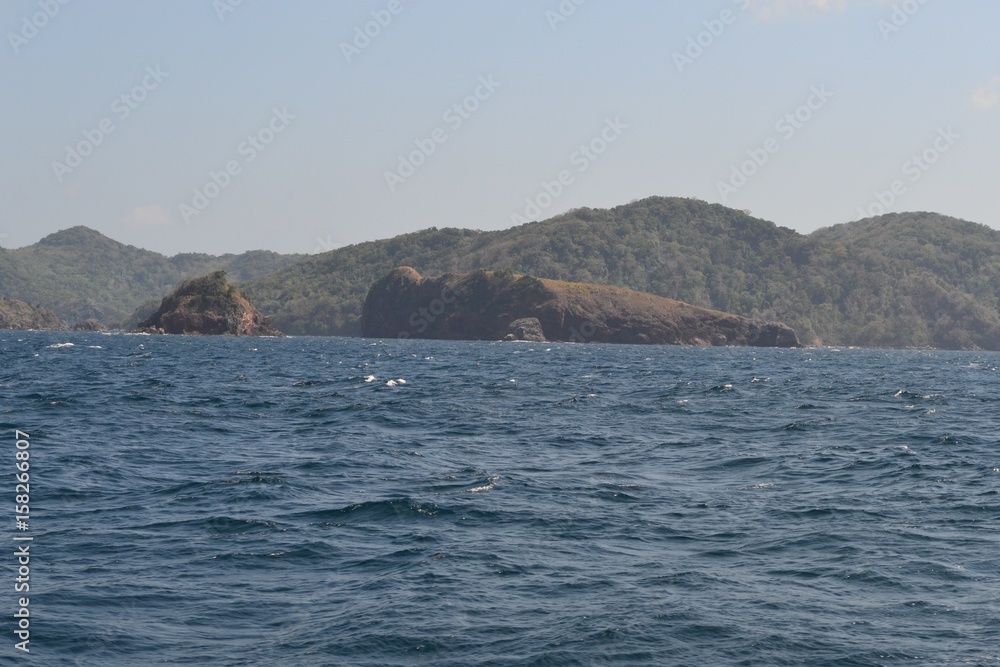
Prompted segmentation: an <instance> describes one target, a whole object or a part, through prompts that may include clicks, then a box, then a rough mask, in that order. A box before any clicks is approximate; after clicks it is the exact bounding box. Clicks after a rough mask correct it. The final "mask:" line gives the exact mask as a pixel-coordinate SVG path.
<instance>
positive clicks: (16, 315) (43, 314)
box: [0, 297, 63, 329]
mask: <svg viewBox="0 0 1000 667" xmlns="http://www.w3.org/2000/svg"><path fill="white" fill-rule="evenodd" d="M62 328H63V323H62V321H60V319H59V318H58V317H57V316H56V314H55V313H53V312H52V311H51V310H49V309H48V308H46V307H45V306H32V305H31V304H28V303H25V302H24V301H18V300H17V299H8V298H7V297H0V329H62Z"/></svg>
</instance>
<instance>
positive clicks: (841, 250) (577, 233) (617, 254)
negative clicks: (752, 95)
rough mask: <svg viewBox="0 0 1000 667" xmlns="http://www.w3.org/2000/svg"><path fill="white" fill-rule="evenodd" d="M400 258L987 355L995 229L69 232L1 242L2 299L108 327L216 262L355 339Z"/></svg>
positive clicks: (316, 322)
mask: <svg viewBox="0 0 1000 667" xmlns="http://www.w3.org/2000/svg"><path fill="white" fill-rule="evenodd" d="M398 266H411V267H413V268H414V269H416V270H417V271H419V272H420V273H421V274H422V275H424V276H428V277H433V276H436V275H441V274H443V273H446V272H451V271H454V272H462V273H468V272H471V271H475V270H478V269H490V270H509V271H513V272H516V273H524V274H528V275H533V276H537V277H539V278H550V279H554V280H565V281H571V282H583V283H604V284H610V285H618V286H622V287H629V288H632V289H635V290H639V291H643V292H650V293H652V294H656V295H659V296H664V297H668V298H672V299H677V300H680V301H685V302H688V303H691V304H694V305H697V306H704V307H707V308H713V309H716V310H721V311H724V312H729V313H734V314H737V315H744V316H748V317H755V318H760V319H763V320H769V321H782V322H785V323H787V324H789V325H791V326H792V327H794V328H795V330H796V332H797V333H798V335H799V338H800V339H801V340H802V341H803V342H805V343H811V344H819V343H822V344H828V345H858V346H881V347H941V348H950V349H963V348H964V349H972V348H983V349H991V350H998V349H1000V232H998V231H996V230H993V229H990V228H989V227H985V226H983V225H978V224H974V223H971V222H966V221H963V220H958V219H955V218H949V217H946V216H942V215H938V214H934V213H908V214H893V215H885V216H880V217H878V218H871V219H867V220H861V221H858V222H852V223H847V224H843V225H837V226H835V227H830V228H826V229H821V230H819V231H816V232H814V233H812V234H809V235H802V234H798V233H796V232H795V231H793V230H790V229H785V228H782V227H778V226H776V225H774V224H773V223H771V222H768V221H766V220H761V219H758V218H754V217H752V216H750V215H748V214H746V213H744V212H741V211H737V210H733V209H730V208H726V207H724V206H720V205H716V204H708V203H706V202H703V201H700V200H696V199H679V198H663V197H653V198H650V199H645V200H642V201H637V202H633V203H630V204H627V205H624V206H619V207H616V208H613V209H608V210H595V209H578V210H575V211H571V212H569V213H567V214H565V215H561V216H558V217H556V218H552V219H550V220H546V221H543V222H533V223H530V224H527V225H522V226H519V227H515V228H512V229H506V230H503V231H497V232H479V231H472V230H462V229H428V230H424V231H421V232H416V233H412V234H404V235H402V236H397V237H395V238H391V239H386V240H382V241H372V242H368V243H361V244H358V245H353V246H349V247H345V248H340V249H337V250H332V251H330V252H327V253H323V254H321V255H314V256H308V257H303V256H290V255H278V254H276V253H271V252H265V251H255V252H250V253H244V254H242V255H225V256H222V257H214V256H211V255H200V254H185V255H177V256H174V257H165V256H163V255H160V254H158V253H153V252H149V251H146V250H141V249H139V248H134V247H132V246H126V245H123V244H121V243H118V242H116V241H113V240H111V239H109V238H107V237H105V236H102V235H101V234H99V233H97V232H94V231H92V230H89V229H87V228H85V227H74V228H72V229H68V230H65V231H62V232H58V233H56V234H52V235H50V236H47V237H46V238H44V239H42V240H41V241H39V242H38V243H36V244H35V245H33V246H28V247H26V248H19V249H16V250H8V249H0V296H6V297H12V298H16V299H20V300H22V301H27V302H30V303H38V304H42V305H44V306H47V307H49V308H51V309H52V310H54V311H55V312H56V314H58V315H59V316H60V317H61V318H63V320H65V321H67V322H70V323H72V322H73V321H76V320H81V319H85V318H88V317H93V318H96V319H98V320H100V321H102V322H105V323H107V324H116V323H121V322H123V321H126V320H127V319H128V318H130V316H133V313H135V311H136V309H137V308H139V307H140V306H144V307H145V312H144V315H148V314H150V313H151V312H152V311H154V310H155V309H156V306H157V304H159V301H160V299H162V298H163V296H165V295H166V294H168V293H169V292H170V291H171V290H172V289H173V287H174V286H175V285H177V284H179V283H180V282H181V281H182V280H184V279H186V278H190V277H194V276H200V275H205V274H207V273H211V272H213V271H217V270H225V271H226V272H227V274H228V275H229V276H230V277H231V278H232V279H233V281H235V282H237V283H238V284H239V285H240V288H241V289H242V290H243V291H244V292H245V293H246V294H247V296H248V297H249V298H250V300H251V301H252V302H253V303H254V304H255V305H256V306H257V307H258V308H259V309H260V310H261V312H263V313H264V314H265V315H268V316H270V317H271V319H272V321H273V322H274V324H275V326H277V327H278V328H279V329H281V330H282V331H284V332H286V333H289V334H293V335H294V334H298V335H303V334H313V335H358V334H360V322H359V318H360V314H361V306H362V304H363V302H364V299H365V296H366V294H367V292H368V288H369V287H370V286H371V285H372V283H374V282H375V281H376V280H377V279H379V278H380V277H382V276H383V275H385V274H386V273H388V272H389V271H391V270H392V269H393V268H396V267H398ZM136 317H138V316H133V317H132V323H133V324H134V323H135V322H137V321H138V319H136ZM139 319H141V317H139Z"/></svg>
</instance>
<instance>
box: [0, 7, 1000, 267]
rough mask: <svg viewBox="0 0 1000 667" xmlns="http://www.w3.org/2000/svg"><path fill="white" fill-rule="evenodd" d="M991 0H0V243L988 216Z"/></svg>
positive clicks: (155, 244) (292, 249)
mask: <svg viewBox="0 0 1000 667" xmlns="http://www.w3.org/2000/svg"><path fill="white" fill-rule="evenodd" d="M997 26H1000V2H997V1H996V0H947V1H946V0H898V1H897V0H890V1H885V0H697V1H695V0H690V1H687V0H685V1H681V0H615V1H614V2H612V1H611V0H537V1H530V2H528V1H518V0H503V1H500V0H495V1H486V0H372V1H368V0H351V1H348V0H335V1H334V0H327V1H321V0H285V1H283V2H277V1H275V0H171V1H169V2H168V1H166V0H161V1H159V2H154V1H151V0H145V1H139V0H4V2H3V3H2V4H0V32H2V33H3V35H4V40H3V42H4V43H3V44H0V120H2V121H3V122H0V133H2V143H0V146H2V158H0V245H2V246H3V247H21V246H24V245H29V244H31V243H34V242H36V241H38V240H39V239H40V238H42V237H44V236H45V235H47V234H50V233H53V232H55V231H58V230H60V229H65V228H68V227H72V226H74V225H86V226H88V227H91V228H93V229H96V230H98V231H100V232H101V233H103V234H105V235H107V236H110V237H112V238H114V239H116V240H118V241H121V242H123V243H127V244H130V245H134V246H138V247H142V248H147V249H150V250H155V251H157V252H161V253H164V254H167V255H173V254H176V253H179V252H206V253H212V254H223V253H237V252H243V251H246V250H252V249H268V250H274V251H278V252H282V253H315V252H322V251H326V250H330V249H333V248H337V247H342V246H344V245H349V244H353V243H360V242H363V241H369V240H375V239H382V238H389V237H392V236H395V235H397V234H402V233H406V232H412V231H417V230H420V229H426V228H428V227H439V228H441V227H462V228H471V229H481V230H494V229H505V228H508V227H511V226H514V225H517V224H523V223H525V222H528V221H532V220H542V219H546V218H550V217H552V216H555V215H558V214H560V213H563V212H565V211H568V210H570V209H574V208H578V207H593V208H607V207H613V206H618V205H621V204H626V203H628V202H630V201H632V200H635V199H641V198H644V197H649V196H680V197H695V198H699V199H703V200H706V201H709V202H714V203H722V204H724V205H726V206H730V207H732V208H736V209H742V210H747V211H750V212H751V213H752V214H753V215H755V216H757V217H761V218H764V219H767V220H771V221H773V222H775V223H777V224H779V225H782V226H785V227H790V228H793V229H796V230H798V231H800V232H803V233H807V232H810V231H812V230H815V229H817V228H820V227H825V226H829V225H833V224H838V223H843V222H848V221H851V220H857V219H859V218H862V217H868V216H870V215H876V214H880V213H883V212H903V211H935V212H939V213H944V214H947V215H951V216H955V217H959V218H964V219H967V220H972V221H975V222H979V223H982V224H986V225H990V226H992V227H994V228H997V229H1000V188H998V187H997V182H996V181H997V176H998V173H1000V169H998V167H1000V162H998V155H1000V153H998V148H1000V124H998V121H1000V40H998V39H997Z"/></svg>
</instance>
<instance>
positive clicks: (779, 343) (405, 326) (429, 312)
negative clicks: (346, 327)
mask: <svg viewBox="0 0 1000 667" xmlns="http://www.w3.org/2000/svg"><path fill="white" fill-rule="evenodd" d="M361 328H362V333H363V335H364V336H367V337H375V338H385V337H392V338H410V337H413V338H434V339H446V340H505V339H506V340H534V341H539V340H548V341H566V342H579V343H626V344H666V345H737V346H756V347H798V346H799V341H798V337H797V336H796V335H795V331H793V330H792V329H791V328H790V327H788V326H786V325H784V324H780V323H776V322H761V321H757V320H751V319H749V318H746V317H740V316H738V315H730V314H728V313H722V312H719V311H715V310H709V309H706V308H699V307H697V306H692V305H690V304H686V303H682V302H680V301H674V300H672V299H665V298H663V297H658V296H654V295H652V294H646V293H643V292H637V291H634V290H630V289H626V288H623V287H613V286H607V285H592V284H584V283H570V282H563V281H558V280H545V279H540V278H534V277H531V276H522V275H515V274H512V273H509V272H504V271H500V272H489V271H476V272H473V273H468V274H456V273H449V274H445V275H443V276H441V277H439V278H423V277H421V276H420V274H419V273H417V271H415V270H414V269H412V268H410V267H400V268H397V269H394V270H393V271H391V272H390V273H388V274H387V275H386V276H384V277H382V278H381V279H379V280H378V281H376V282H375V284H373V285H372V287H371V289H370V290H369V291H368V297H367V298H366V299H365V303H364V307H363V308H362V315H361Z"/></svg>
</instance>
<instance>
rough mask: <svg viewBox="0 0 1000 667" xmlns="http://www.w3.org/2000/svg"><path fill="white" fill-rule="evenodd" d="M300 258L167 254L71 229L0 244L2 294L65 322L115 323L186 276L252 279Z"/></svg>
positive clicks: (256, 253)
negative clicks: (18, 244) (19, 244)
mask: <svg viewBox="0 0 1000 667" xmlns="http://www.w3.org/2000/svg"><path fill="white" fill-rule="evenodd" d="M301 258H302V256H299V255H279V254H277V253H273V252H266V251H260V250H258V251H253V252H248V253H244V254H242V255H223V256H221V257H215V256H212V255H204V254H191V253H189V254H181V255H175V256H173V257H165V256H163V255H160V254H159V253H155V252H150V251H148V250H142V249H140V248H135V247H133V246H127V245H124V244H122V243H118V242H117V241H113V240H111V239H109V238H108V237H106V236H104V235H102V234H100V233H98V232H95V231H93V230H92V229H88V228H86V227H73V228H70V229H66V230H63V231H61V232H57V233H55V234H50V235H49V236H46V237H45V238H43V239H42V240H41V241H39V242H38V243H36V244H34V245H31V246H27V247H24V248H17V249H6V248H0V296H7V297H13V298H16V299H20V300H22V301H29V302H31V303H42V304H44V305H45V306H47V307H49V308H51V309H52V310H53V311H55V313H56V314H57V315H58V316H59V317H60V318H62V319H63V320H64V321H65V322H66V323H68V324H72V323H74V322H76V321H78V320H85V319H88V318H92V319H95V320H97V321H99V322H102V323H104V324H107V325H118V324H121V323H122V322H123V321H124V320H126V319H127V318H129V316H131V315H132V314H133V312H134V311H135V310H136V309H137V308H138V307H139V306H140V305H142V304H146V303H150V306H151V307H148V308H147V310H148V312H149V313H151V312H152V311H153V310H155V309H156V306H157V305H158V304H159V302H160V299H162V298H163V297H164V296H165V295H166V294H167V293H169V292H170V291H171V290H172V289H173V288H174V286H176V285H177V284H179V283H180V282H181V281H182V280H183V279H185V278H191V277H194V276H198V275H204V274H206V273H209V272H211V271H215V270H219V269H223V270H225V271H226V272H227V273H228V275H229V276H230V277H231V278H232V279H233V280H236V281H245V280H252V279H254V278H258V277H260V276H264V275H267V274H269V273H273V272H274V271H277V270H278V269H281V268H284V267H286V266H288V265H290V264H292V263H294V262H295V261H297V260H299V259H301ZM147 314H148V313H147Z"/></svg>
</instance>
